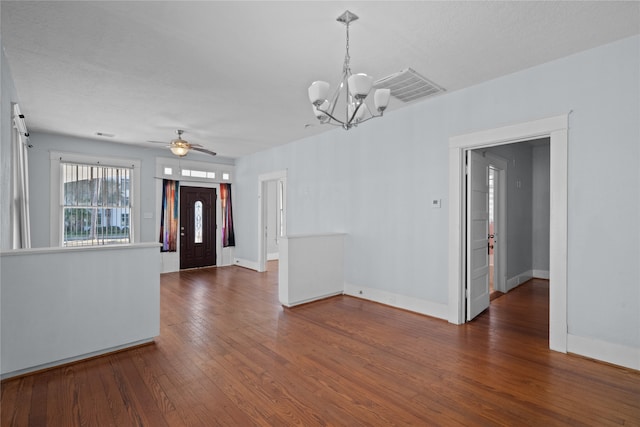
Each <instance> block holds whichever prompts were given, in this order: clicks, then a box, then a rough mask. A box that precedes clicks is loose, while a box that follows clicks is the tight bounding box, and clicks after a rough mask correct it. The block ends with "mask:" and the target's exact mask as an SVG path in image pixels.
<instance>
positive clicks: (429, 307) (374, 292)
mask: <svg viewBox="0 0 640 427" xmlns="http://www.w3.org/2000/svg"><path fill="white" fill-rule="evenodd" d="M344 294H345V295H350V296H353V297H356V298H362V299H366V300H369V301H374V302H377V303H380V304H384V305H389V306H392V307H396V308H401V309H403V310H408V311H413V312H415V313H420V314H424V315H426V316H431V317H437V318H438V319H443V320H447V319H448V315H449V313H448V306H447V304H439V303H435V302H431V301H426V300H422V299H419V298H414V297H409V296H406V295H400V294H395V293H392V292H387V291H381V290H380V289H374V288H366V287H363V286H358V285H353V284H351V283H345V284H344Z"/></svg>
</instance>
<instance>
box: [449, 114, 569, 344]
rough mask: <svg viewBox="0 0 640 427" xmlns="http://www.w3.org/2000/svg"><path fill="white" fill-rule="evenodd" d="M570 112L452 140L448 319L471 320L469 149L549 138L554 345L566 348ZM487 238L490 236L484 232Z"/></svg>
mask: <svg viewBox="0 0 640 427" xmlns="http://www.w3.org/2000/svg"><path fill="white" fill-rule="evenodd" d="M568 117H569V115H568V114H565V115H560V116H555V117H550V118H547V119H540V120H534V121H530V122H525V123H520V124H516V125H511V126H505V127H501V128H495V129H488V130H484V131H479V132H474V133H470V134H465V135H460V136H455V137H451V138H450V139H449V172H450V173H449V214H450V218H449V219H450V220H449V242H450V244H449V322H451V323H454V324H462V323H464V322H465V321H466V317H467V316H466V314H467V312H466V311H467V310H466V301H467V297H466V271H467V267H468V264H467V253H466V234H465V230H466V227H465V225H464V224H465V222H466V212H467V208H466V203H467V197H465V188H466V185H465V182H466V178H465V171H466V167H465V160H466V153H467V152H469V151H471V150H474V149H477V148H486V147H493V146H498V145H504V144H509V143H515V142H521V141H528V140H534V139H539V138H545V137H547V138H549V141H550V145H549V148H550V149H549V151H550V154H549V169H550V174H549V176H550V189H551V190H550V197H549V199H550V209H549V210H550V214H549V229H550V238H549V278H550V285H549V347H550V348H551V349H552V350H556V351H560V352H564V353H566V351H567V142H568ZM485 237H486V236H485Z"/></svg>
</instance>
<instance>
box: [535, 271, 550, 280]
mask: <svg viewBox="0 0 640 427" xmlns="http://www.w3.org/2000/svg"><path fill="white" fill-rule="evenodd" d="M532 274H533V277H535V278H536V279H546V280H549V270H532Z"/></svg>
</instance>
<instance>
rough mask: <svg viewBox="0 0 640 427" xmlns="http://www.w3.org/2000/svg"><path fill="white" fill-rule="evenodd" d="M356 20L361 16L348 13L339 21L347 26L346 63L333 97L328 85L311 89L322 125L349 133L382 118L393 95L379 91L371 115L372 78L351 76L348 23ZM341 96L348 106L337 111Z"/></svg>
mask: <svg viewBox="0 0 640 427" xmlns="http://www.w3.org/2000/svg"><path fill="white" fill-rule="evenodd" d="M356 19H358V16H357V15H356V14H354V13H352V12H350V11H348V10H347V11H345V12H344V13H343V14H342V15H340V16H339V17H338V18H337V19H336V20H337V21H339V22H342V23H343V24H344V25H345V27H346V33H347V37H346V41H347V43H346V54H345V56H344V64H343V65H342V80H341V81H340V85H339V86H338V87H337V88H336V90H335V92H334V93H333V95H332V96H331V98H330V99H329V98H328V95H329V83H327V82H324V81H315V82H313V83H312V84H311V86H309V101H311V104H313V105H312V107H313V112H314V114H315V116H316V117H317V119H318V120H319V121H320V123H321V124H330V125H334V126H341V127H342V128H343V129H345V130H349V129H351V128H352V127H354V126H357V125H358V124H359V123H363V122H366V121H367V120H371V119H373V118H374V117H381V116H382V113H383V112H384V110H385V109H386V108H387V105H388V104H389V97H390V95H391V90H390V89H378V90H376V91H375V93H374V96H373V98H374V99H373V100H374V105H375V110H374V111H373V112H372V111H371V109H370V108H369V106H368V105H367V103H366V102H365V100H366V99H367V97H368V95H369V92H371V87H372V86H373V77H371V76H368V75H366V74H362V73H359V74H352V73H351V67H350V65H349V61H350V59H351V57H350V56H349V24H350V23H351V22H353V21H355V20H356ZM341 94H344V100H345V105H344V106H343V107H340V108H338V111H336V107H337V106H338V101H339V99H340V98H341V97H340V95H341ZM342 110H344V111H342ZM342 114H344V118H343V119H342V120H341V119H340V118H338V116H340V115H342Z"/></svg>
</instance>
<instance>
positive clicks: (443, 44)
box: [0, 0, 640, 157]
mask: <svg viewBox="0 0 640 427" xmlns="http://www.w3.org/2000/svg"><path fill="white" fill-rule="evenodd" d="M0 7H1V9H0V12H1V19H2V22H1V25H2V26H1V31H2V34H1V35H2V39H1V40H2V44H3V46H4V48H5V53H6V56H7V58H8V62H9V65H10V68H11V71H12V74H13V77H14V81H15V84H16V87H17V90H18V95H19V97H20V103H21V108H22V111H23V113H24V114H25V116H26V121H27V126H28V127H29V128H30V130H40V131H49V132H54V133H61V134H68V135H74V136H80V137H86V138H95V139H100V137H98V136H96V132H104V133H110V134H114V135H115V137H113V138H109V139H108V140H109V141H116V142H124V143H133V144H144V143H145V141H148V140H167V141H168V140H170V139H172V138H173V137H174V136H175V135H174V131H175V129H178V128H180V129H185V130H186V131H187V133H186V135H185V138H186V139H187V140H189V141H190V142H194V143H199V144H202V145H204V146H205V147H206V148H208V149H210V150H213V151H217V152H218V153H219V154H220V155H222V156H225V157H239V156H243V155H246V154H250V153H253V152H256V151H260V150H263V149H266V148H268V147H272V146H276V145H280V144H284V143H287V142H290V141H293V140H296V139H299V138H303V137H306V136H310V135H313V134H316V133H319V132H322V131H326V130H329V129H333V128H332V127H326V126H312V127H305V124H307V123H314V121H315V118H314V116H313V114H312V110H311V106H310V104H309V102H308V99H307V87H308V86H309V84H310V83H311V82H312V81H314V80H326V81H329V82H330V83H332V84H335V82H337V80H338V79H339V77H340V73H341V67H342V60H343V57H344V26H343V25H342V24H340V23H338V22H336V21H335V19H336V18H337V17H338V16H339V15H340V14H341V13H342V12H344V10H346V9H349V10H351V11H352V12H354V13H356V14H357V15H359V16H360V19H359V20H358V21H356V22H354V23H353V24H352V26H351V60H352V61H351V65H352V67H351V68H352V70H353V72H366V73H367V74H370V75H372V76H373V77H374V78H375V79H378V78H381V77H384V76H387V75H389V74H392V73H394V72H397V71H400V70H401V69H404V68H407V67H411V68H413V69H415V70H416V71H417V72H418V73H420V74H422V75H424V76H425V77H427V78H428V79H430V80H432V81H433V82H435V83H436V84H438V85H440V86H442V87H444V88H445V89H446V90H447V91H449V92H451V91H455V90H459V89H462V88H465V87H468V86H471V85H475V84H478V83H480V82H483V81H486V80H490V79H493V78H496V77H499V76H502V75H506V74H509V73H513V72H515V71H518V70H522V69H526V68H529V67H532V66H535V65H537V64H541V63H545V62H548V61H551V60H554V59H557V58H560V57H563V56H567V55H569V54H572V53H575V52H579V51H582V50H586V49H589V48H592V47H595V46H599V45H602V44H606V43H609V42H612V41H615V40H618V39H621V38H624V37H628V36H631V35H634V34H638V33H639V32H640V3H638V2H609V1H606V2H556V1H535V2H450V1H447V2H416V1H413V2H401V1H390V2H385V1H375V2H365V1H352V2H330V1H322V2H306V1H305V2H271V1H259V2H222V1H216V2H206V1H199V2H187V1H164V2H153V1H141V2H100V1H72V2H61V1H48V2H30V1H19V2H12V1H5V0H3V1H2V2H1V6H0ZM416 102H420V101H416ZM405 105H407V104H402V103H400V102H398V101H397V100H392V104H391V106H390V110H393V109H397V108H401V107H403V106H405ZM363 126H366V125H363ZM102 139H103V140H104V138H102Z"/></svg>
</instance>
